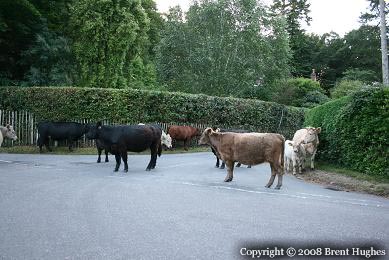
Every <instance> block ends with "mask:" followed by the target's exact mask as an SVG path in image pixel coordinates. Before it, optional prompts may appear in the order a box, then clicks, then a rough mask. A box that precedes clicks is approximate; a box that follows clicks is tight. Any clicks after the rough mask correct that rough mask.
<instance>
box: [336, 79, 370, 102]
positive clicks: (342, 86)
mask: <svg viewBox="0 0 389 260" xmlns="http://www.w3.org/2000/svg"><path fill="white" fill-rule="evenodd" d="M363 86H364V84H363V82H362V81H359V80H342V81H340V82H338V83H336V85H335V87H334V89H333V90H332V92H331V97H333V98H340V97H344V96H348V95H350V94H352V93H354V92H356V91H358V90H361V89H362V87H363Z"/></svg>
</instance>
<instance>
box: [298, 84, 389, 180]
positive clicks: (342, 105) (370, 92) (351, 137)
mask: <svg viewBox="0 0 389 260" xmlns="http://www.w3.org/2000/svg"><path fill="white" fill-rule="evenodd" d="M305 125H312V126H315V127H318V126H320V127H322V132H321V134H320V136H319V139H320V145H319V150H318V151H319V152H318V153H319V154H318V157H319V158H320V159H323V160H326V161H330V162H333V163H337V164H341V165H344V166H347V167H349V168H352V169H355V170H358V171H361V172H364V173H366V174H369V175H377V176H382V177H385V178H389V163H388V158H389V89H387V88H386V89H384V88H370V89H366V90H362V91H358V92H356V93H354V94H353V95H351V96H346V97H343V98H340V99H337V100H335V101H331V102H328V103H326V104H324V105H321V106H318V107H315V108H313V109H311V110H309V111H308V112H307V113H306V121H305Z"/></svg>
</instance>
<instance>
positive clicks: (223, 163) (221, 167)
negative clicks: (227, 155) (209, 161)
mask: <svg viewBox="0 0 389 260" xmlns="http://www.w3.org/2000/svg"><path fill="white" fill-rule="evenodd" d="M224 168H226V163H225V162H224V161H222V166H220V169H224Z"/></svg>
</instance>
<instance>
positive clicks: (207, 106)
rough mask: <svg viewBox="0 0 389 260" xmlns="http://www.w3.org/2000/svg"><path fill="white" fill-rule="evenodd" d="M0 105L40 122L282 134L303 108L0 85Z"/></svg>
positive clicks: (161, 94)
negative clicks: (177, 126) (217, 128)
mask: <svg viewBox="0 0 389 260" xmlns="http://www.w3.org/2000/svg"><path fill="white" fill-rule="evenodd" d="M0 109H8V110H28V111H31V112H33V113H34V114H35V115H36V116H37V117H38V118H39V119H40V120H44V119H47V120H78V119H90V120H92V121H97V120H104V119H109V120H112V121H117V122H133V123H137V122H144V123H147V122H182V123H203V124H208V125H210V126H224V127H231V128H232V127H234V128H237V127H242V128H245V129H249V130H255V131H260V132H279V133H282V134H284V135H285V136H286V137H287V138H291V137H292V136H293V133H294V132H295V131H296V130H297V129H299V128H300V127H301V126H302V124H303V120H304V111H303V110H302V109H297V108H293V107H286V106H284V105H280V104H277V103H271V102H264V101H258V100H251V99H236V98H219V97H212V96H205V95H192V94H181V93H168V92H161V91H145V90H135V89H93V88H64V87H58V88H43V87H33V88H15V87H2V88H0Z"/></svg>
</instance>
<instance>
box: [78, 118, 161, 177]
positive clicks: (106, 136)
mask: <svg viewBox="0 0 389 260" xmlns="http://www.w3.org/2000/svg"><path fill="white" fill-rule="evenodd" d="M161 135H162V129H161V128H160V127H157V126H151V125H118V126H105V125H102V123H101V122H98V123H97V124H96V125H95V126H93V127H89V131H88V132H87V134H86V137H87V138H88V139H96V140H100V141H102V143H103V144H104V148H105V149H107V150H108V151H109V152H110V153H112V154H113V155H115V160H116V166H115V169H114V171H115V172H117V171H118V170H119V167H120V163H121V160H123V163H124V172H128V164H127V151H131V152H138V153H139V152H143V151H145V150H146V149H149V148H150V151H151V158H150V162H149V164H148V165H147V168H146V171H150V170H151V169H154V168H155V166H156V164H157V155H158V156H161V152H162V148H161V147H162V146H161Z"/></svg>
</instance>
